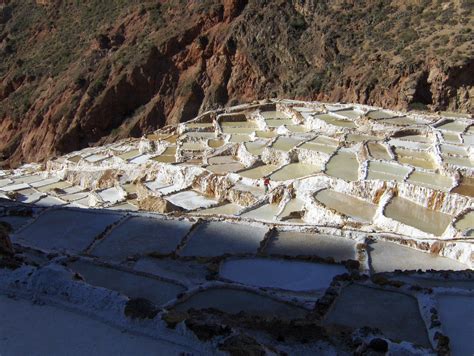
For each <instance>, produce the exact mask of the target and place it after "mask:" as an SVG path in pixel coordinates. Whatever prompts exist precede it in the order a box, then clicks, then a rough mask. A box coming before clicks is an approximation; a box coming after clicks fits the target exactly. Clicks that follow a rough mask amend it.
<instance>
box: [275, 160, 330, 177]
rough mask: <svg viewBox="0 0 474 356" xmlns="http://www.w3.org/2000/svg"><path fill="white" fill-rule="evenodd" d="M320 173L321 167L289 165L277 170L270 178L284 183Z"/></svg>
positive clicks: (298, 164)
mask: <svg viewBox="0 0 474 356" xmlns="http://www.w3.org/2000/svg"><path fill="white" fill-rule="evenodd" d="M319 172H321V167H320V166H318V165H314V164H307V163H301V162H298V163H290V164H287V165H286V166H284V167H283V168H281V169H279V170H278V171H276V172H275V173H273V174H272V175H271V176H270V179H272V180H274V181H285V180H289V179H298V178H302V177H305V176H309V175H311V174H316V173H319Z"/></svg>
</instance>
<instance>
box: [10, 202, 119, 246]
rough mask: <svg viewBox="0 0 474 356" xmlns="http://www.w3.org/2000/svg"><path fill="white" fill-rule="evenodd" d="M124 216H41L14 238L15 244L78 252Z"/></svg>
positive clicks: (69, 211) (77, 212) (58, 212)
mask: <svg viewBox="0 0 474 356" xmlns="http://www.w3.org/2000/svg"><path fill="white" fill-rule="evenodd" d="M122 216H123V215H122V214H118V213H98V212H95V211H94V212H88V211H83V210H76V209H56V210H50V211H46V212H45V213H43V214H41V215H40V216H39V217H38V218H37V219H36V221H34V222H33V223H32V224H31V225H28V226H27V227H25V228H24V229H23V230H21V231H20V232H19V233H18V234H16V235H14V237H13V238H12V240H13V241H14V242H19V243H23V244H25V245H27V246H32V247H36V248H40V249H45V250H61V251H70V252H75V253H78V252H81V251H83V250H85V249H86V248H87V247H88V246H89V245H90V244H91V243H92V242H93V241H94V239H95V238H96V237H98V236H99V234H101V233H102V232H103V231H104V230H105V229H106V228H107V226H109V225H111V224H113V223H115V222H117V221H118V220H119V219H120V218H121V217H122Z"/></svg>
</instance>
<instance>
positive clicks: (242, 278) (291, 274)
mask: <svg viewBox="0 0 474 356" xmlns="http://www.w3.org/2000/svg"><path fill="white" fill-rule="evenodd" d="M346 272H347V270H346V269H345V268H344V267H343V266H342V265H330V264H323V263H310V262H300V261H289V260H280V259H269V258H244V259H239V260H227V261H225V262H224V263H223V264H222V265H221V268H220V271H219V275H220V276H221V277H222V278H225V279H228V280H231V281H233V282H238V283H242V284H247V285H250V286H256V287H269V288H278V289H285V290H291V291H295V292H299V291H309V290H321V289H323V290H324V289H326V288H327V287H329V285H330V284H331V282H332V279H333V278H334V277H335V276H337V275H340V274H344V273H346Z"/></svg>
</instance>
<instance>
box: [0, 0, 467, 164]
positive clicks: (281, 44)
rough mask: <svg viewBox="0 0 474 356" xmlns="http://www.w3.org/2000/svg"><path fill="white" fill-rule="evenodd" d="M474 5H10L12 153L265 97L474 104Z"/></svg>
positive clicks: (7, 132) (22, 1) (5, 52)
mask: <svg viewBox="0 0 474 356" xmlns="http://www.w3.org/2000/svg"><path fill="white" fill-rule="evenodd" d="M473 28H474V16H473V5H472V2H470V1H469V0H455V1H440V0H433V1H429V0H409V1H399V0H393V1H388V0H370V1H365V2H356V1H351V0H338V1H329V0H324V1H317V0H291V1H283V0H281V1H261V0H259V1H256V0H223V1H218V0H206V1H195V2H187V1H183V0H174V1H156V0H155V1H139V0H110V1H100V0H87V1H65V0H36V1H34V0H0V152H1V156H2V157H0V160H2V159H3V160H4V162H3V165H17V164H18V163H19V162H22V161H32V160H42V159H45V158H46V157H50V156H51V155H55V154H58V153H64V152H68V151H72V150H76V149H79V148H82V147H86V146H88V145H91V144H97V143H103V142H107V141H111V140H114V139H117V138H120V137H125V136H129V135H132V136H138V135H141V134H142V133H143V132H146V131H149V130H151V129H154V128H156V127H160V126H163V125H166V124H173V123H177V122H180V121H185V120H189V119H190V118H192V117H193V116H195V115H196V114H197V113H198V112H199V111H202V110H205V109H207V108H213V107H217V106H221V105H228V104H235V103H237V102H245V101H250V100H254V99H259V98H265V97H274V96H282V97H283V96H284V97H291V98H301V99H319V100H333V101H350V102H359V103H366V104H372V105H381V106H386V107H391V108H407V107H414V108H424V109H432V110H439V109H450V110H459V111H467V112H472V111H473V108H474V100H473V97H474V89H473V82H474V56H473V54H474V40H473V39H474V31H473Z"/></svg>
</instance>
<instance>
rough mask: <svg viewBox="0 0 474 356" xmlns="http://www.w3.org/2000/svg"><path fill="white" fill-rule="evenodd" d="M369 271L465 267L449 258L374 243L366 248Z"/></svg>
mask: <svg viewBox="0 0 474 356" xmlns="http://www.w3.org/2000/svg"><path fill="white" fill-rule="evenodd" d="M368 251H369V255H370V265H371V269H372V270H373V271H374V272H376V273H379V272H393V271H395V270H397V269H399V270H406V271H411V270H423V271H426V270H430V269H433V270H438V271H442V270H464V269H466V268H467V266H466V265H464V264H462V263H460V262H458V261H455V260H453V259H450V258H446V257H442V256H438V255H434V254H430V253H426V252H422V251H418V250H415V249H413V248H410V247H406V246H401V245H399V244H395V243H393V242H387V241H375V242H372V243H371V244H370V246H369V248H368Z"/></svg>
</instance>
